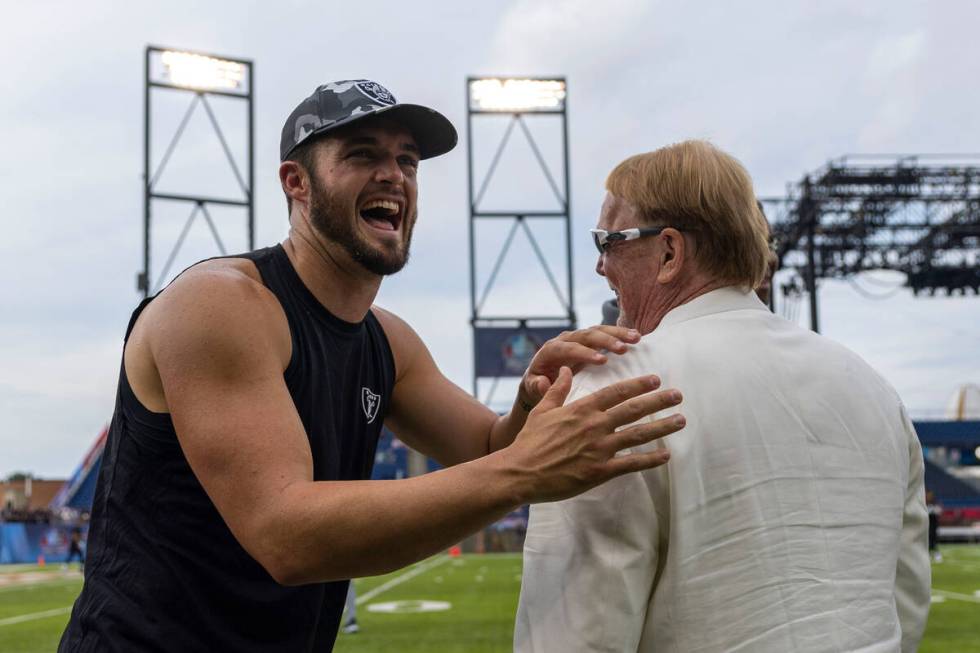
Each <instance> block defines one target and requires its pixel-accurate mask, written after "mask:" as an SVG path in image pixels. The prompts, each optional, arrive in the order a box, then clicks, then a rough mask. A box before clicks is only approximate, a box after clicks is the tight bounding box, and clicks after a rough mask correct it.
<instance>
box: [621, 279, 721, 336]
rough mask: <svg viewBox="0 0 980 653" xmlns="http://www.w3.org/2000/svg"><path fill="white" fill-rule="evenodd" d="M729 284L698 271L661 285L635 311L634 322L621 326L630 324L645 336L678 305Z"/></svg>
mask: <svg viewBox="0 0 980 653" xmlns="http://www.w3.org/2000/svg"><path fill="white" fill-rule="evenodd" d="M729 285H731V284H730V283H726V282H725V281H720V280H718V279H715V278H712V277H709V276H708V275H706V274H704V273H702V272H700V271H698V272H696V273H694V274H692V275H690V276H688V277H687V278H685V279H682V280H680V281H678V282H677V283H674V284H671V285H665V286H661V287H660V289H659V290H658V291H657V293H655V294H654V295H651V296H648V297H647V298H646V301H645V303H644V304H643V305H641V306H640V307H639V310H638V311H637V312H636V314H637V316H638V317H637V319H635V320H633V322H634V323H633V324H623V325H622V326H630V327H632V328H634V329H636V330H637V331H639V332H640V334H641V335H644V336H645V335H647V334H648V333H652V332H653V331H654V329H656V328H657V327H658V326H660V323H661V322H662V321H663V319H664V316H665V315H667V313H669V312H671V311H672V310H674V309H675V308H677V307H678V306H681V305H683V304H686V303H688V302H689V301H691V300H692V299H695V298H696V297H700V296H701V295H704V294H706V293H709V292H711V291H712V290H718V289H719V288H724V287H726V286H729Z"/></svg>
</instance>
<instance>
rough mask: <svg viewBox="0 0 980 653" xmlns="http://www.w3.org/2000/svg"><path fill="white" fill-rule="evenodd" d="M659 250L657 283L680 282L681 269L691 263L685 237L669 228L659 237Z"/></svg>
mask: <svg viewBox="0 0 980 653" xmlns="http://www.w3.org/2000/svg"><path fill="white" fill-rule="evenodd" d="M657 241H658V242H657V249H658V254H659V256H658V258H659V261H658V262H659V263H660V269H659V270H658V271H657V282H658V283H662V284H665V285H666V284H670V283H674V282H676V281H677V280H678V276H679V275H680V273H681V269H682V268H683V267H684V265H685V264H687V263H689V261H688V259H689V258H690V252H689V251H688V248H687V242H685V240H684V235H683V234H682V233H681V232H679V231H678V230H676V229H673V228H667V229H664V230H663V233H661V234H660V235H659V236H657Z"/></svg>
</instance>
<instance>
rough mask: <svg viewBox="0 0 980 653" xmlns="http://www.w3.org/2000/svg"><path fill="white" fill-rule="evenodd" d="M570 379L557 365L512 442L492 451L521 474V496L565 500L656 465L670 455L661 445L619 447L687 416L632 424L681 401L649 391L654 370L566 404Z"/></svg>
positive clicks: (672, 428) (672, 427) (669, 428)
mask: <svg viewBox="0 0 980 653" xmlns="http://www.w3.org/2000/svg"><path fill="white" fill-rule="evenodd" d="M571 386H572V373H571V370H570V369H569V368H567V367H562V368H561V369H560V370H559V373H558V377H557V378H556V379H555V381H554V383H552V384H551V386H550V388H549V389H548V392H547V393H546V394H545V396H544V397H543V398H542V400H541V401H540V402H539V403H538V405H537V407H535V408H534V409H533V410H532V411H531V414H530V415H529V416H528V418H527V421H526V423H525V424H524V428H523V429H521V431H520V433H518V434H517V437H516V438H515V439H514V442H513V444H511V445H510V446H508V447H507V448H505V449H503V450H501V451H499V452H497V456H499V457H500V459H502V460H504V461H505V462H504V463H503V464H504V466H505V467H506V468H507V469H511V470H514V471H515V472H516V473H518V474H519V475H520V476H521V477H522V483H523V488H522V490H521V491H520V492H519V495H518V497H517V498H518V502H519V503H538V502H544V501H558V500H561V499H566V498H568V497H571V496H574V495H576V494H579V493H581V492H584V491H586V490H588V489H591V488H593V487H595V486H597V485H599V484H601V483H604V482H606V481H608V480H609V479H611V478H614V477H616V476H620V475H622V474H626V473H629V472H635V471H642V470H645V469H652V468H654V467H659V466H660V465H663V464H664V463H666V462H667V461H668V460H669V458H670V453H669V452H668V451H667V450H666V449H659V448H658V449H656V450H653V451H641V452H637V453H625V454H623V455H617V453H619V452H621V451H623V450H624V449H630V448H633V447H638V446H640V445H642V444H646V443H647V442H651V441H653V440H656V439H658V438H661V437H663V436H665V435H670V434H671V433H674V432H676V431H679V430H680V429H682V428H684V425H685V423H686V422H685V419H684V417H683V416H682V415H680V414H674V415H668V416H667V417H663V418H660V419H657V420H652V421H644V422H639V423H637V422H638V420H641V419H642V418H644V417H647V416H649V415H653V414H655V413H658V412H660V411H662V410H666V409H668V408H670V407H672V406H676V405H677V404H679V403H680V402H681V399H682V398H681V393H680V392H678V391H677V390H662V391H660V392H653V391H654V390H656V389H657V388H658V387H659V386H660V380H659V379H658V378H657V377H655V376H651V377H638V378H634V379H628V380H626V381H620V382H619V383H614V384H612V385H610V386H607V387H605V388H602V389H600V390H597V391H596V392H593V393H592V394H590V395H586V396H585V397H582V398H581V399H579V400H577V401H573V402H571V403H569V404H565V400H566V399H567V397H568V393H569V391H570V390H571ZM630 425H631V426H630ZM617 429H618V430H617Z"/></svg>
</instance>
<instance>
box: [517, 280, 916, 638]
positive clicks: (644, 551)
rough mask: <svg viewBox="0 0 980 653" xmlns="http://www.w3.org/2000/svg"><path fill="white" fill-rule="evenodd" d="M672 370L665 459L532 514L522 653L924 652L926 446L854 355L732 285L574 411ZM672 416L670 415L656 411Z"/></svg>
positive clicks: (607, 369) (618, 362) (663, 333)
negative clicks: (674, 392) (612, 389)
mask: <svg viewBox="0 0 980 653" xmlns="http://www.w3.org/2000/svg"><path fill="white" fill-rule="evenodd" d="M650 373H655V374H658V375H659V376H660V377H661V379H662V380H663V387H665V388H667V387H671V388H677V389H679V390H681V392H682V393H683V394H684V402H683V404H682V405H681V408H680V410H681V411H682V412H683V413H684V415H685V416H686V417H687V427H686V428H685V429H684V430H682V431H680V432H678V433H676V434H674V435H671V436H669V437H667V438H665V439H664V440H663V441H661V442H658V443H654V444H651V445H647V448H649V447H652V446H666V447H668V448H669V449H670V450H671V454H672V456H671V460H670V462H669V463H668V464H667V465H665V466H662V467H659V468H657V469H655V470H650V471H647V472H642V473H634V474H629V475H627V476H624V477H620V478H617V479H614V480H613V481H610V482H609V483H606V484H605V485H602V486H599V487H597V488H595V489H593V490H591V491H589V492H587V493H585V494H583V495H581V496H579V497H576V498H574V499H569V500H567V501H561V502H557V503H548V504H539V505H535V506H533V507H532V508H531V517H530V524H529V527H528V534H527V540H526V543H525V546H524V575H523V584H522V588H521V598H520V605H519V607H518V613H517V622H516V625H515V632H514V649H515V650H516V651H521V652H535V653H543V652H554V653H572V652H575V651H617V652H620V651H622V652H625V651H631V652H632V651H669V652H671V653H696V652H698V651H746V652H749V651H751V652H753V653H755V652H763V653H765V652H772V653H787V652H790V651H808V652H809V651H813V652H817V651H865V652H872V651H889V652H891V651H899V650H901V651H914V650H916V648H917V647H918V643H919V640H920V639H921V637H922V632H923V630H924V628H925V623H926V615H927V613H928V610H929V595H930V590H929V587H930V567H929V557H928V553H927V546H926V535H927V525H928V518H927V515H926V507H925V496H924V490H923V464H922V451H921V448H920V446H919V441H918V439H917V437H916V435H915V432H914V430H913V428H912V424H911V422H910V421H909V419H908V417H907V415H906V413H905V409H904V408H903V406H902V404H901V402H900V400H899V398H898V396H897V394H896V393H895V391H894V390H893V389H892V388H891V386H889V385H888V383H886V382H885V381H884V380H883V379H882V378H881V377H880V376H878V375H877V374H876V373H875V372H874V371H873V370H872V369H871V368H870V367H868V365H867V364H866V363H865V362H864V361H862V360H861V359H860V358H859V357H858V356H857V355H855V354H853V353H852V352H850V351H848V350H847V349H845V348H844V347H842V346H840V345H838V344H836V343H834V342H832V341H830V340H828V339H826V338H823V337H821V336H819V335H817V334H814V333H811V332H810V331H807V330H804V329H801V328H799V327H797V326H796V325H794V324H790V323H789V322H787V321H785V320H783V319H782V318H780V317H777V316H775V315H773V314H771V313H770V312H769V311H768V310H767V309H766V308H765V306H763V304H762V303H761V302H760V301H759V300H758V299H757V298H756V297H755V295H754V294H752V293H745V292H743V291H741V290H739V289H736V288H723V289H720V290H715V291H713V292H710V293H707V294H705V295H702V296H700V297H697V298H696V299H694V300H692V301H691V302H689V303H687V304H684V305H682V306H679V307H677V308H675V309H674V310H672V311H671V312H670V313H668V314H667V315H666V316H665V317H664V320H663V322H661V324H660V326H658V327H657V329H656V330H655V331H654V332H653V333H651V334H649V335H647V336H645V337H644V338H643V340H642V341H641V342H640V344H638V345H637V346H635V347H634V348H633V351H631V352H630V353H628V354H626V355H624V356H610V360H609V362H608V363H607V364H606V365H603V366H601V367H594V368H589V369H587V370H584V371H582V372H580V373H579V374H578V375H576V377H575V382H574V385H573V388H572V394H571V396H570V397H569V401H574V400H575V399H576V398H578V397H582V396H584V395H586V394H588V393H590V392H592V391H594V390H596V389H598V388H601V387H604V386H606V385H608V384H610V383H613V382H614V381H618V380H621V379H626V378H630V377H634V376H639V375H642V374H650ZM660 416H662V415H660Z"/></svg>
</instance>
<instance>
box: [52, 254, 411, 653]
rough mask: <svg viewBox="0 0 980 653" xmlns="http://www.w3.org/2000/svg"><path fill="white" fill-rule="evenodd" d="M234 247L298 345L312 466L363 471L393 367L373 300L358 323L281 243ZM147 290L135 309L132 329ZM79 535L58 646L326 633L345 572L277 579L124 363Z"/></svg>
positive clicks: (299, 647) (327, 642)
mask: <svg viewBox="0 0 980 653" xmlns="http://www.w3.org/2000/svg"><path fill="white" fill-rule="evenodd" d="M239 258H247V259H251V260H252V261H253V262H254V263H255V265H256V267H257V268H258V270H259V272H260V274H261V275H262V280H263V282H264V283H265V285H266V286H267V287H268V288H269V289H270V290H271V291H272V292H273V293H274V294H275V295H276V297H278V299H279V301H280V303H281V304H282V307H283V310H284V311H285V314H286V317H287V319H288V322H289V328H290V332H291V335H292V344H293V352H292V358H291V360H290V363H289V366H288V367H287V369H286V370H285V372H284V378H285V382H286V385H287V386H288V388H289V393H290V395H291V396H292V398H293V402H294V403H295V405H296V410H297V411H298V413H299V415H300V417H301V419H302V421H303V425H304V426H305V427H306V432H307V434H308V435H309V440H310V449H311V451H312V453H313V473H314V478H315V480H318V481H326V480H354V479H366V478H369V477H370V475H371V468H372V466H373V463H374V455H375V449H376V446H377V440H378V436H379V434H380V431H381V428H382V423H383V421H384V417H385V414H386V413H387V410H388V405H389V400H390V397H391V391H392V387H393V385H394V378H395V370H394V360H393V358H392V354H391V349H390V348H389V345H388V341H387V339H386V337H385V335H384V332H383V330H382V328H381V325H380V324H379V323H378V321H377V319H376V318H375V317H374V315H373V314H372V313H368V315H367V317H366V318H365V320H364V321H363V322H361V323H359V324H351V323H348V322H344V321H342V320H340V319H338V318H337V317H335V316H333V315H332V314H330V313H329V312H328V311H327V310H326V309H325V308H324V307H323V306H322V305H321V304H320V303H319V302H318V301H317V300H316V299H315V298H314V296H313V294H312V293H311V292H310V291H309V290H308V289H307V288H306V286H304V285H303V283H302V281H301V280H300V278H299V275H297V274H296V271H295V270H294V269H293V267H292V265H291V263H290V262H289V259H288V258H287V256H286V253H285V251H284V250H283V249H282V247H281V246H276V247H272V248H267V249H263V250H258V251H256V252H252V253H249V254H244V255H241V256H240V257H239ZM149 301H151V300H145V301H144V302H143V303H141V304H140V305H139V307H138V308H137V309H136V311H135V312H134V313H133V317H132V319H131V320H130V323H129V327H128V328H127V330H126V338H127V339H128V338H129V333H130V331H131V330H132V328H133V325H134V324H135V322H136V318H137V317H138V316H139V314H140V312H141V311H142V310H143V308H144V307H145V306H146V305H147V303H148V302H149ZM365 388H366V389H367V391H365V390H364V389H365ZM371 396H377V399H376V402H379V404H378V407H377V408H376V409H373V404H372V403H371V401H370V399H371ZM369 418H370V419H369ZM269 437H270V438H274V437H276V434H275V433H270V434H269ZM88 543H89V544H88V560H87V564H86V569H85V585H84V588H83V590H82V593H81V595H80V596H79V597H78V600H77V601H76V602H75V606H74V608H73V610H72V615H71V619H70V621H69V624H68V627H67V629H66V631H65V633H64V635H63V636H62V640H61V645H60V648H59V651H63V652H69V651H72V652H80V651H126V652H130V651H175V652H176V651H179V652H181V653H185V652H188V651H277V652H278V651H316V652H317V653H320V652H323V651H329V650H331V649H332V647H333V644H334V640H335V638H336V635H337V629H338V625H339V622H340V616H341V613H342V612H343V608H344V598H345V596H346V593H347V584H348V583H347V581H342V582H335V583H325V584H315V585H304V586H299V587H284V586H281V585H279V584H277V583H276V582H275V581H274V580H273V579H272V577H271V576H269V574H268V573H267V572H266V571H265V569H264V568H263V567H262V566H260V565H259V564H258V563H257V562H256V561H255V560H254V559H253V558H252V557H251V556H249V554H248V553H246V552H245V550H244V549H243V548H242V547H241V545H240V544H239V543H238V542H237V540H235V538H234V536H233V535H232V533H231V531H230V530H229V529H228V527H227V525H226V524H225V522H224V521H223V520H222V518H221V516H220V515H219V513H218V511H217V509H216V508H215V507H214V504H213V503H211V501H210V499H208V496H207V495H206V494H205V492H204V489H203V488H202V487H201V484H200V483H199V482H198V480H197V477H195V476H194V473H193V472H192V471H191V468H190V466H189V465H188V463H187V460H186V458H185V457H184V454H183V452H182V450H181V448H180V444H179V442H178V440H177V437H176V434H175V432H174V426H173V422H172V421H171V419H170V415H169V414H163V413H153V412H150V411H149V410H147V409H146V408H145V407H144V406H143V405H142V404H140V402H139V401H138V399H137V398H136V396H135V394H134V393H133V391H132V389H131V388H130V386H129V382H128V380H127V378H126V373H125V367H124V366H123V367H122V369H121V372H120V378H119V388H118V395H117V398H116V408H115V413H114V415H113V418H112V424H111V427H110V430H109V437H108V440H107V443H106V448H105V453H104V458H103V461H102V468H101V470H100V472H99V479H98V485H97V489H96V494H95V503H94V506H93V510H92V521H91V527H90V530H89V539H88Z"/></svg>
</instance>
